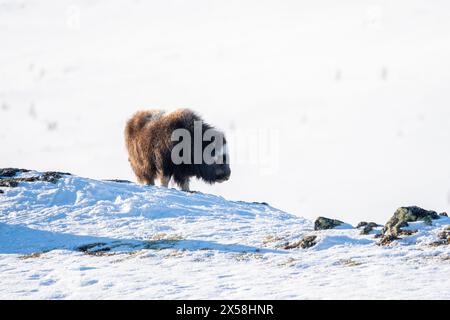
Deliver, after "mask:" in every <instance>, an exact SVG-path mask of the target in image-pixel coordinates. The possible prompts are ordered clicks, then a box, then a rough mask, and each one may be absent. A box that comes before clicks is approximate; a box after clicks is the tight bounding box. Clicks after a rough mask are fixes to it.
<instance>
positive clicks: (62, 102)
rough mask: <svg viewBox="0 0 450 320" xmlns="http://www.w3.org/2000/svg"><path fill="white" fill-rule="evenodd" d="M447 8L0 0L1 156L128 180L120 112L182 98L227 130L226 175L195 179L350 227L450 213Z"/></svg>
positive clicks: (366, 2) (327, 0) (323, 2)
mask: <svg viewBox="0 0 450 320" xmlns="http://www.w3.org/2000/svg"><path fill="white" fill-rule="evenodd" d="M449 10H450V2H448V1H438V2H433V3H430V2H429V1H426V0H413V1H407V0H398V1H395V2H394V1H382V0H362V1H349V0H344V1H339V4H337V2H336V1H332V0H320V1H314V2H312V1H294V0H264V1H260V0H247V1H245V2H243V1H236V0H228V1H220V0H191V1H181V0H167V1H156V0H150V1H142V0H134V1H123V0H96V1H86V0H80V1H72V0H61V1H57V2H56V3H55V1H50V0H0V46H1V50H0V146H1V149H0V167H24V168H34V169H38V170H60V171H68V172H72V173H75V174H78V175H81V176H86V177H92V178H99V179H107V178H111V177H115V178H121V179H128V180H134V179H135V178H134V176H133V173H132V171H131V169H130V167H129V164H128V161H127V155H126V151H125V147H124V141H123V129H124V126H125V121H126V119H127V118H128V117H129V116H131V114H133V113H134V112H135V111H136V110H137V109H141V108H162V109H167V110H172V109H174V108H178V107H188V108H192V109H194V110H196V111H198V112H199V113H200V114H202V115H203V116H204V118H205V119H206V120H207V121H209V122H211V123H212V124H214V125H217V127H219V128H220V129H223V130H224V131H225V132H226V134H227V135H228V137H229V139H228V141H229V144H230V155H231V157H232V163H231V167H232V176H231V179H230V180H229V181H228V182H226V183H223V184H220V185H215V186H208V185H204V184H202V183H196V182H194V183H193V185H192V187H193V189H195V190H201V191H203V192H208V193H214V194H218V195H221V196H224V197H226V198H227V199H235V200H246V201H250V202H252V201H266V202H269V203H271V204H273V205H274V206H276V207H277V208H280V209H283V210H285V211H288V212H290V213H292V214H296V215H298V216H303V217H307V218H309V219H314V218H315V217H317V216H327V217H331V218H339V219H341V220H344V221H348V222H350V223H353V224H356V223H357V222H359V221H361V220H367V219H369V217H371V218H372V220H378V221H386V220H387V219H388V218H389V216H390V215H391V213H392V212H394V211H395V209H396V208H397V207H399V206H406V205H411V204H415V205H418V206H421V207H425V208H434V209H435V210H436V211H439V212H441V211H449V199H450V198H449V197H450V196H449V195H450V185H449V177H450V166H449V165H448V163H450V148H448V137H449V136H450V108H449V107H448V106H449V102H450V91H449V90H448V87H449V83H450V73H449V70H450V59H448V57H449V56H450V41H449V32H448V30H449V29H450V25H449V24H450V22H449V19H448V14H447V13H448V12H449ZM246 133H247V134H248V135H249V136H252V135H253V136H256V137H260V138H259V139H258V138H255V139H256V140H258V143H255V141H254V140H251V141H247V142H248V145H247V146H246V145H244V147H243V148H242V149H244V150H248V149H250V150H251V152H250V153H251V155H254V156H255V159H254V161H253V160H252V159H248V158H247V157H246V156H245V153H244V154H242V153H243V151H239V150H240V147H239V146H238V145H239V142H240V141H241V140H245V139H243V136H244V135H245V134H246ZM277 133H278V135H277ZM269 138H272V140H273V141H272V143H268V142H267V141H269ZM251 147H252V148H253V147H254V148H257V150H255V149H251ZM258 148H259V149H258ZM236 149H237V150H236ZM233 157H236V158H237V159H234V158H233ZM240 158H243V159H242V160H239V159H240Z"/></svg>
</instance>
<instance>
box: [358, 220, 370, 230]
mask: <svg viewBox="0 0 450 320" xmlns="http://www.w3.org/2000/svg"><path fill="white" fill-rule="evenodd" d="M367 224H368V223H367V222H365V221H361V222H360V223H358V224H357V225H356V228H357V229H359V228H361V227H364V226H367Z"/></svg>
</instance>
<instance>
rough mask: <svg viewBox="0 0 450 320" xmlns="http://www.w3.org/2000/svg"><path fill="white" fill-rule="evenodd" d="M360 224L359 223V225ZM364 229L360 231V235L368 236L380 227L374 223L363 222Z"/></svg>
mask: <svg viewBox="0 0 450 320" xmlns="http://www.w3.org/2000/svg"><path fill="white" fill-rule="evenodd" d="M360 224H361V223H359V225H360ZM363 226H364V229H363V230H362V231H361V235H367V234H369V233H370V232H371V231H372V230H373V229H374V228H376V227H379V226H380V225H379V224H378V223H375V222H369V223H367V222H365V225H363Z"/></svg>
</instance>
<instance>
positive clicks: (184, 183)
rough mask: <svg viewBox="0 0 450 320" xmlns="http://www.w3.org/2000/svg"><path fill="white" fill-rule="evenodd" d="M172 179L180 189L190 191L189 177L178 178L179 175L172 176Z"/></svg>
mask: <svg viewBox="0 0 450 320" xmlns="http://www.w3.org/2000/svg"><path fill="white" fill-rule="evenodd" d="M174 181H175V183H176V184H177V185H178V186H179V187H180V189H181V190H183V191H186V192H190V189H189V178H188V177H182V178H180V177H177V176H174Z"/></svg>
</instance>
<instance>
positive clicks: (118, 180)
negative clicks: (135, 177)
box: [103, 179, 132, 183]
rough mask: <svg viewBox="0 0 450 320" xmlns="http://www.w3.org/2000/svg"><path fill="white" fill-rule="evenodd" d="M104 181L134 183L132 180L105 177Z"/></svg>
mask: <svg viewBox="0 0 450 320" xmlns="http://www.w3.org/2000/svg"><path fill="white" fill-rule="evenodd" d="M103 181H109V182H118V183H132V182H131V181H130V180H122V179H105V180H103Z"/></svg>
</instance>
